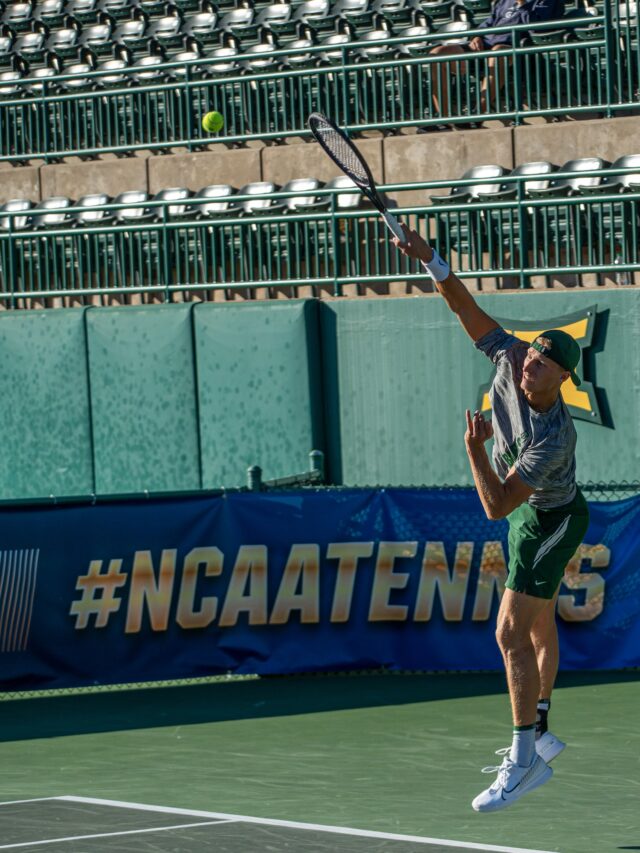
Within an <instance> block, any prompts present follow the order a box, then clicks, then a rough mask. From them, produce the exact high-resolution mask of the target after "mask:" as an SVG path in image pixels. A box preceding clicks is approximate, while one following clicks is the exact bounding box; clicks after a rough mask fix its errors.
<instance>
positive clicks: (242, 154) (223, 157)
mask: <svg viewBox="0 0 640 853" xmlns="http://www.w3.org/2000/svg"><path fill="white" fill-rule="evenodd" d="M259 180H261V175H260V151H259V150H251V149H238V150H233V149H231V150H230V149H228V148H226V147H224V146H219V147H218V148H217V149H216V150H215V151H202V152H195V153H192V154H169V155H166V156H163V157H152V158H151V159H150V160H149V191H150V192H151V193H157V192H158V191H159V190H161V189H164V188H166V187H176V186H179V187H187V188H188V189H190V190H194V191H197V190H200V189H202V187H207V186H210V185H211V184H231V185H232V186H234V187H236V188H238V187H241V186H243V185H244V184H247V183H249V182H250V181H259Z"/></svg>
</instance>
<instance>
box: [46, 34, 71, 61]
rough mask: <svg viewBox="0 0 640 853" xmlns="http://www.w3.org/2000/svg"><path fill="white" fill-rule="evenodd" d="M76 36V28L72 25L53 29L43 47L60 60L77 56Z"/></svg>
mask: <svg viewBox="0 0 640 853" xmlns="http://www.w3.org/2000/svg"><path fill="white" fill-rule="evenodd" d="M78 38H79V34H78V30H76V29H74V28H73V27H65V28H63V29H60V30H53V31H52V32H51V33H50V35H49V38H48V39H47V42H46V45H45V47H46V50H47V52H48V53H49V54H53V55H54V56H57V57H58V58H59V59H61V60H65V59H70V58H71V57H77V56H78V47H79V45H78Z"/></svg>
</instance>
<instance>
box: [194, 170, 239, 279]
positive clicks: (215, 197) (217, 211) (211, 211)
mask: <svg viewBox="0 0 640 853" xmlns="http://www.w3.org/2000/svg"><path fill="white" fill-rule="evenodd" d="M235 195H236V190H235V189H234V188H233V187H232V186H231V185H230V184H211V185H210V186H208V187H203V188H202V189H201V190H199V191H198V192H197V193H196V194H195V196H194V201H193V202H192V209H193V212H194V214H195V215H196V216H197V217H198V218H199V219H200V220H201V221H202V222H203V227H201V228H199V229H198V231H197V248H194V249H193V251H194V252H196V253H197V262H198V264H199V267H200V270H201V272H200V276H199V279H198V280H199V281H203V282H207V281H215V282H232V281H236V280H237V266H238V265H239V262H240V257H241V253H239V252H238V249H237V246H238V240H239V239H240V235H241V233H242V231H241V229H240V228H238V227H237V226H233V225H229V226H225V227H221V228H214V227H211V226H210V225H208V222H213V221H215V220H220V219H224V218H229V219H233V218H235V217H237V216H238V215H239V213H240V208H239V206H238V204H237V203H236V202H235V201H234V196H235ZM203 200H206V201H203Z"/></svg>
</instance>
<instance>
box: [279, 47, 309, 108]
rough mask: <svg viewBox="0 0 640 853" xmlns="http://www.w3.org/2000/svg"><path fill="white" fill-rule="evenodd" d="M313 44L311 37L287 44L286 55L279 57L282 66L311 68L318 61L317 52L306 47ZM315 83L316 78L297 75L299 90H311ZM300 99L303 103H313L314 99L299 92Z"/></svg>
mask: <svg viewBox="0 0 640 853" xmlns="http://www.w3.org/2000/svg"><path fill="white" fill-rule="evenodd" d="M314 44H315V42H314V40H313V39H312V38H309V37H307V38H298V39H294V40H293V41H291V42H289V43H288V44H287V51H288V52H287V55H286V56H282V57H280V62H281V63H282V67H283V68H291V69H293V68H313V66H314V65H316V64H317V62H318V57H317V54H315V53H311V52H310V51H309V50H308V48H310V47H313V46H314ZM316 83H317V78H311V77H299V78H298V86H299V89H300V90H303V89H304V90H306V91H311V89H313V88H314V84H316ZM301 99H302V101H303V102H305V103H314V102H316V101H315V99H313V98H312V99H311V100H309V97H308V96H307V97H305V95H303V94H301Z"/></svg>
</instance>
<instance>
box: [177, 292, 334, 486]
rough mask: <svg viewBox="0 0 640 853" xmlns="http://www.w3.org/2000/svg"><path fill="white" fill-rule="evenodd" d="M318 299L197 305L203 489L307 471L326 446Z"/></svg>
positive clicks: (196, 328) (242, 483)
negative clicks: (251, 475)
mask: <svg viewBox="0 0 640 853" xmlns="http://www.w3.org/2000/svg"><path fill="white" fill-rule="evenodd" d="M317 312H318V305H317V303H315V302H313V301H311V300H308V301H304V300H291V301H286V302H285V301H283V302H275V301H274V302H263V303H241V304H237V305H234V304H232V303H228V304H222V305H215V304H211V303H209V304H206V303H203V304H200V305H198V306H196V308H195V309H194V328H195V336H196V354H197V362H198V390H199V401H200V437H201V451H202V471H203V485H204V486H205V488H218V487H220V486H225V487H227V486H237V485H244V483H245V482H246V471H247V468H248V467H249V466H250V465H259V466H260V467H261V468H262V471H263V477H264V479H272V478H275V477H284V476H288V475H290V474H294V473H298V472H301V471H305V470H307V468H308V455H309V452H310V451H311V450H313V449H319V450H322V449H323V439H322V425H321V412H320V381H321V380H320V355H319V344H318V314H317Z"/></svg>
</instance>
